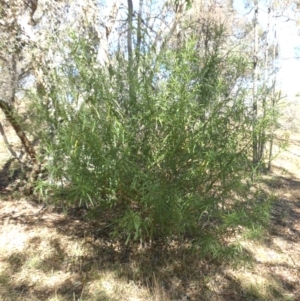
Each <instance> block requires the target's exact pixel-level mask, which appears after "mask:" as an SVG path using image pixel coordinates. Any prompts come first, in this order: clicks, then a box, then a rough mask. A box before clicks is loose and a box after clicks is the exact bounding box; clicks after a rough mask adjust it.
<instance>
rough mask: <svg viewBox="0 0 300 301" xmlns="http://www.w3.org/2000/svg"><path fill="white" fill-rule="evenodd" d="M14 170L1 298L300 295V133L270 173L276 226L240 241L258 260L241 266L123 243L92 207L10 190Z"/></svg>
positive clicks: (178, 249) (267, 180)
mask: <svg viewBox="0 0 300 301" xmlns="http://www.w3.org/2000/svg"><path fill="white" fill-rule="evenodd" d="M12 141H14V139H12ZM1 143H2V142H0V144H1ZM0 160H1V161H2V164H1V162H0V165H1V166H4V164H5V163H6V162H7V160H8V154H7V152H6V150H5V149H4V147H3V146H2V145H0ZM6 171H7V170H6V169H5V168H4V169H3V170H2V173H1V172H0V193H1V196H0V197H1V202H0V224H1V225H0V226H1V227H0V301H2V300H3V301H4V300H6V301H7V300H14V301H15V300H20V301H21V300H22V301H23V300H25V301H26V300H28V301H29V300H30V301H34V300H51V301H63V300H73V301H75V300H76V301H78V300H80V301H83V300H85V301H121V300H122V301H123V300H128V301H175V300H195V301H196V300H197V301H201V300H203V301H206V300H209V301H228V300H232V301H242V300H243V301H244V300H245V301H254V300H260V301H267V300H270V301H271V300H272V301H273V300H282V301H288V300H293V301H297V300H300V281H299V279H300V267H299V264H300V222H299V221H300V135H299V134H293V135H291V142H290V147H289V148H288V150H287V151H285V152H283V153H281V155H280V156H279V157H278V158H277V159H276V160H275V162H274V168H273V173H272V174H271V175H268V176H265V177H264V178H263V184H262V185H263V188H264V190H265V192H266V194H273V195H275V196H276V201H275V202H274V206H273V209H272V210H273V211H272V219H271V225H270V228H269V229H268V230H267V231H266V232H265V235H264V237H263V238H262V239H260V240H259V241H250V240H245V239H244V240H241V242H240V243H241V246H242V248H243V249H244V250H245V252H246V253H247V254H248V255H249V256H250V257H251V259H252V261H251V262H250V263H248V264H245V265H244V266H239V267H235V268H234V267H233V265H232V264H231V263H229V262H226V261H224V262H220V261H219V262H216V261H211V260H208V259H207V260H204V259H200V258H199V257H198V256H197V255H196V254H192V253H191V252H190V251H189V250H188V245H185V244H184V243H182V244H178V242H174V241H170V242H169V243H167V244H165V245H160V244H156V245H152V246H150V245H136V246H131V247H126V246H123V245H122V244H120V243H118V242H116V241H112V240H110V239H108V238H107V235H106V233H105V231H104V230H103V229H99V226H97V224H96V223H88V222H86V221H85V219H84V214H85V213H84V212H81V211H76V212H75V211H70V212H69V213H68V214H67V215H65V214H64V213H63V212H60V211H59V210H54V208H52V207H51V206H47V207H46V208H43V207H42V205H41V204H38V203H36V202H33V201H30V200H28V199H24V198H21V197H18V196H17V195H13V194H11V193H10V192H9V191H8V190H7V189H4V184H3V183H4V181H5V180H6V179H7V176H8V174H7V173H5V172H6ZM1 181H2V184H3V185H1ZM1 187H2V189H1Z"/></svg>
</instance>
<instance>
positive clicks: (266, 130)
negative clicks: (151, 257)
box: [0, 0, 295, 257]
mask: <svg viewBox="0 0 300 301" xmlns="http://www.w3.org/2000/svg"><path fill="white" fill-rule="evenodd" d="M294 6H295V3H294ZM294 6H293V5H292V3H289V2H284V1H280V3H279V2H278V3H277V2H276V1H266V2H263V1H261V2H260V6H259V3H257V2H255V1H254V2H253V3H252V2H251V3H248V8H249V14H250V13H251V15H252V16H253V19H252V20H249V19H247V18H246V17H244V18H243V17H241V16H240V15H239V14H238V13H237V12H236V11H235V9H234V6H233V2H232V1H229V0H224V1H216V0H209V1H201V0H197V1H184V0H182V1H181V0H173V1H172V0H170V1H166V2H165V1H152V0H140V1H139V2H138V3H137V2H136V1H134V2H133V1H132V0H128V1H127V2H124V1H119V0H115V1H113V2H112V3H107V5H106V4H105V3H102V2H101V1H93V0H89V1H84V2H82V1H77V0H72V1H41V0H28V1H19V0H11V1H7V0H6V1H0V15H1V19H0V27H1V42H0V71H1V80H0V81H1V97H0V107H1V109H2V111H3V113H4V114H5V116H6V119H7V121H8V122H9V123H10V124H11V125H12V127H13V128H14V130H15V132H16V134H17V135H18V137H19V138H20V141H21V143H22V145H23V148H24V151H25V153H26V156H23V157H20V154H19V153H18V152H17V151H16V150H14V149H13V148H12V147H10V145H9V142H8V141H7V146H8V147H9V149H10V151H11V154H12V156H13V157H15V158H16V160H19V161H20V162H21V166H22V169H23V170H24V177H25V180H24V185H25V186H24V187H23V192H24V193H27V194H33V195H35V196H36V197H38V198H39V199H40V200H42V201H44V202H47V203H52V204H56V205H57V206H63V207H64V208H66V209H67V208H74V207H80V208H84V209H85V210H87V212H88V214H87V218H88V219H90V220H92V221H98V222H100V221H101V227H103V228H105V229H106V231H107V233H108V234H109V235H110V237H112V238H114V239H117V240H119V241H122V242H124V243H125V244H129V243H131V242H135V241H138V242H141V243H143V242H149V241H150V242H154V241H165V242H166V241H170V240H179V241H184V240H186V239H187V240H188V241H189V242H190V244H191V248H196V249H197V250H199V251H200V252H201V254H204V255H207V254H213V255H212V256H213V257H218V256H219V253H222V250H223V247H222V244H223V240H224V237H227V235H232V233H233V232H234V233H235V232H238V231H241V229H252V230H253V229H256V228H259V227H261V225H262V224H264V223H266V222H267V221H268V216H269V215H268V212H269V208H270V199H268V198H266V197H265V196H264V195H263V193H262V192H261V191H260V190H259V189H258V188H257V179H258V178H259V174H260V173H261V172H264V171H267V170H270V169H271V161H272V158H273V155H274V154H273V153H272V147H273V138H274V132H275V130H277V129H278V127H279V123H278V113H279V112H278V107H277V105H278V102H279V101H280V99H281V94H280V91H279V90H278V89H277V88H276V72H277V65H276V64H277V61H278V45H277V40H276V26H275V25H276V22H278V21H277V20H278V16H279V15H284V13H287V12H289V13H290V12H291V11H293V9H294V8H295V7H294ZM260 9H265V10H266V11H268V24H267V27H265V28H263V27H262V25H261V24H260V23H259V22H258V14H259V12H260ZM20 108H22V109H20ZM0 129H2V131H1V133H2V135H3V138H4V140H5V132H4V131H3V127H2V125H1V127H0ZM5 141H6V140H5ZM21 188H22V187H21ZM230 248H231V249H230ZM230 248H229V249H226V252H227V251H228V250H229V252H231V251H232V252H233V253H232V254H235V252H236V250H237V249H238V246H235V245H232V246H231V247H230Z"/></svg>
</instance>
